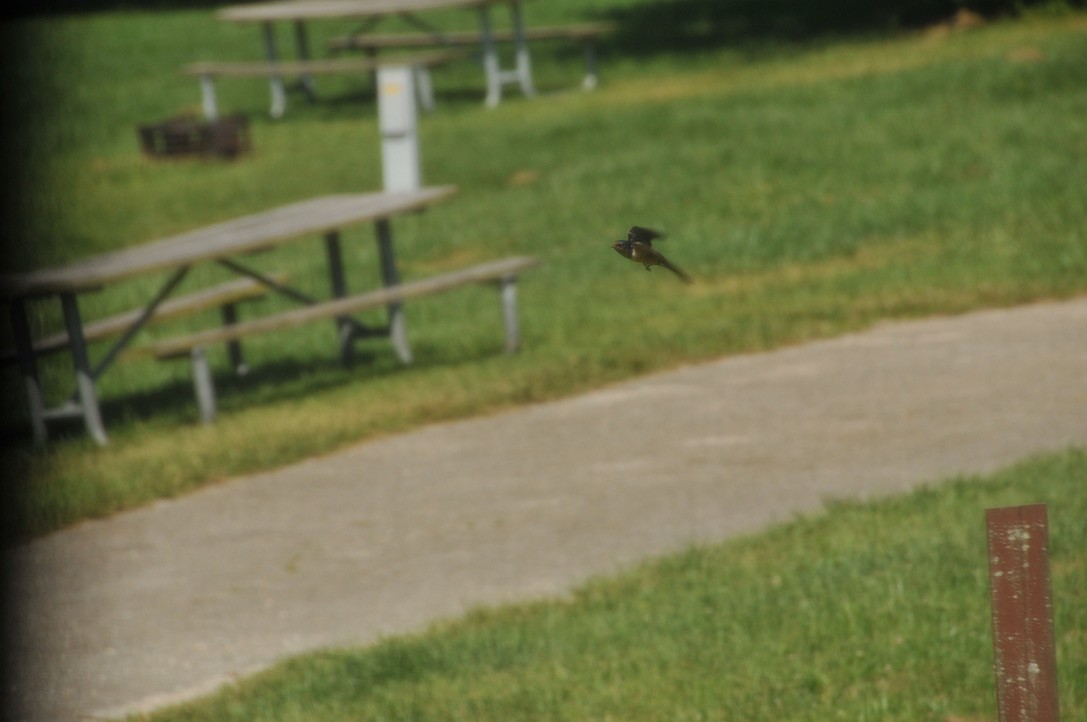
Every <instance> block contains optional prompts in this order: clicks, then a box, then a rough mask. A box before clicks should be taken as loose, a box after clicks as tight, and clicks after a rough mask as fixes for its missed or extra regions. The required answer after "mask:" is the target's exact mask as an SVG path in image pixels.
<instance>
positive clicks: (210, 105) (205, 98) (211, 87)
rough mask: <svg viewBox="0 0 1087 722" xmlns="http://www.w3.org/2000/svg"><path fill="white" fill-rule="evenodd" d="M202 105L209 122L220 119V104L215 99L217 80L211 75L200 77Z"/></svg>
mask: <svg viewBox="0 0 1087 722" xmlns="http://www.w3.org/2000/svg"><path fill="white" fill-rule="evenodd" d="M200 103H201V105H202V106H203V108H204V117H205V118H206V119H207V120H217V119H218V118H219V103H218V102H217V100H216V98H215V78H213V77H212V76H210V75H201V76H200Z"/></svg>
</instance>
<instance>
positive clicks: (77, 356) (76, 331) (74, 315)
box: [60, 293, 109, 446]
mask: <svg viewBox="0 0 1087 722" xmlns="http://www.w3.org/2000/svg"><path fill="white" fill-rule="evenodd" d="M60 303H61V307H62V308H63V310H64V325H65V327H66V328H67V331H68V344H69V346H70V348H71V351H72V364H73V365H74V366H75V373H76V386H77V389H76V393H77V394H78V395H79V404H80V408H81V410H82V412H83V423H84V424H85V425H86V427H87V432H88V433H90V435H91V437H92V438H93V439H94V440H95V441H97V442H98V443H99V444H101V445H103V446H104V445H106V444H108V443H109V437H108V436H107V435H106V429H105V427H104V426H103V425H102V414H101V411H100V410H99V408H98V393H97V392H96V391H95V388H94V374H93V372H92V370H91V363H90V359H89V358H88V356H87V342H86V340H85V339H84V337H83V321H82V319H81V318H80V317H79V305H78V304H77V303H76V297H75V294H72V293H63V294H61V296H60Z"/></svg>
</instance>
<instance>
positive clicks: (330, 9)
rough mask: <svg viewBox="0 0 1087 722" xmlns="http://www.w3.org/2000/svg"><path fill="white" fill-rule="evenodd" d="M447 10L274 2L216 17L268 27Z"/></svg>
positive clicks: (429, 3)
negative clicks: (281, 22)
mask: <svg viewBox="0 0 1087 722" xmlns="http://www.w3.org/2000/svg"><path fill="white" fill-rule="evenodd" d="M491 2H494V0H460V2H458V3H456V5H457V6H460V7H478V6H483V5H487V4H488V3H491ZM449 6H450V3H449V2H448V0H366V2H361V3H360V2H358V1H357V0H297V1H295V2H291V1H290V0H288V1H284V0H276V1H274V2H263V3H253V4H249V5H235V6H232V7H228V8H224V9H222V10H219V11H218V13H216V15H217V17H218V18H219V19H220V20H226V21H230V22H239V23H241V22H251V23H252V22H259V23H267V22H271V21H277V20H314V19H317V18H350V17H371V16H380V15H386V14H390V13H416V12H421V11H424V10H437V9H443V8H447V7H449Z"/></svg>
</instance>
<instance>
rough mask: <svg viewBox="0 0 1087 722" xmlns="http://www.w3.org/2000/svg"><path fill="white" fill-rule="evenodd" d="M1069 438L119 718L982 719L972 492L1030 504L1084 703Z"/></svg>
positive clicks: (984, 498)
mask: <svg viewBox="0 0 1087 722" xmlns="http://www.w3.org/2000/svg"><path fill="white" fill-rule="evenodd" d="M1084 478H1087V449H1083V448H1074V449H1071V450H1068V451H1065V452H1062V453H1054V454H1048V455H1040V456H1035V457H1031V458H1029V459H1027V460H1025V461H1023V462H1021V463H1019V464H1016V465H1014V466H1012V467H1010V468H1007V469H1004V470H1001V471H998V472H996V473H994V474H992V475H988V476H985V477H979V476H966V477H957V478H954V479H951V480H949V481H945V482H943V483H936V484H932V485H930V486H927V487H924V488H922V489H920V490H918V491H915V492H912V493H909V494H905V495H899V496H893V497H889V498H885V499H880V500H877V501H874V502H869V503H862V502H859V501H832V502H830V503H829V504H828V508H827V510H826V511H825V513H819V514H814V515H810V516H803V517H799V518H797V519H795V520H793V521H792V522H789V523H785V524H781V525H778V526H775V527H772V528H771V529H769V530H768V531H766V532H763V533H760V534H757V535H753V536H747V537H742V538H738V539H735V540H732V541H728V542H725V543H722V544H718V545H705V546H700V547H692V548H690V549H689V550H688V551H686V552H682V553H679V554H677V555H673V556H668V557H665V558H662V559H658V560H652V561H648V562H645V563H643V564H642V565H639V566H638V567H636V568H634V569H632V570H630V571H627V572H625V573H623V574H621V575H619V576H616V577H610V578H601V579H597V580H594V581H591V582H590V583H588V584H586V585H584V586H582V587H580V588H578V589H576V590H575V591H574V592H572V593H571V594H570V595H569V596H567V597H565V598H559V599H549V600H544V601H539V602H533V603H525V604H516V605H508V606H501V607H495V608H484V609H479V610H477V611H475V612H473V613H470V614H468V615H467V616H465V617H464V618H461V619H457V620H450V621H444V622H440V623H438V624H436V625H434V626H433V627H432V628H431V629H429V630H428V631H426V632H424V633H421V634H419V635H414V636H401V637H395V638H390V639H387V640H386V641H384V642H382V643H379V644H377V645H374V646H372V647H368V648H363V649H343V650H329V651H322V652H318V653H315V654H310V655H303V656H299V657H296V658H293V659H290V660H288V661H285V662H283V663H281V664H279V665H277V666H275V667H273V668H271V669H270V670H268V671H266V672H264V673H261V674H259V675H257V676H255V677H253V678H250V679H246V680H242V681H240V682H238V683H237V684H233V685H230V686H229V687H226V688H224V689H223V690H222V691H220V692H219V693H217V694H215V695H213V696H210V697H208V698H205V699H203V700H197V701H194V702H192V703H188V704H184V705H180V706H178V707H176V708H170V709H168V710H162V711H160V712H159V713H155V714H151V715H137V716H134V717H131V718H129V719H130V720H137V719H138V720H150V721H152V722H182V721H183V720H185V721H194V720H221V721H224V722H225V721H228V720H247V721H249V720H261V721H269V722H270V721H273V720H292V721H298V722H324V721H326V720H344V719H367V720H473V721H475V722H483V721H486V720H509V719H519V720H571V719H581V720H588V719H600V720H644V721H649V722H651V721H652V720H669V721H671V720H812V721H813V722H814V721H815V720H832V719H843V720H875V719H878V720H886V721H893V720H904V721H905V720H910V721H914V720H932V721H933V722H948V721H949V720H985V719H992V718H993V717H994V715H995V693H994V686H993V685H994V683H993V674H992V642H991V630H990V617H989V599H988V561H987V552H986V535H985V522H984V509H985V508H989V507H996V506H1010V505H1016V504H1025V503H1037V502H1045V503H1047V504H1048V505H1049V518H1050V545H1051V548H1050V555H1051V569H1052V576H1053V599H1054V609H1055V626H1056V639H1057V660H1058V669H1059V686H1060V701H1061V705H1062V710H1063V712H1064V718H1065V719H1083V718H1084V716H1085V715H1087V583H1084V581H1085V576H1087V495H1085V494H1084V493H1083V480H1084Z"/></svg>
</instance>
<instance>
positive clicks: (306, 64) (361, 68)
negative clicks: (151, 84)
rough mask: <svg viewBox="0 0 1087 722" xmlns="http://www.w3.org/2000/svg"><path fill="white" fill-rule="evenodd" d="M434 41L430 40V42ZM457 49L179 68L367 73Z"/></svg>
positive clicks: (442, 58) (226, 73)
mask: <svg viewBox="0 0 1087 722" xmlns="http://www.w3.org/2000/svg"><path fill="white" fill-rule="evenodd" d="M431 45H434V43H431ZM466 56H467V53H466V52H463V51H457V50H436V51H433V52H427V53H413V54H411V55H390V56H384V57H375V58H347V59H343V58H341V59H322V60H280V61H276V62H274V63H273V62H268V61H266V60H255V61H244V62H216V61H206V62H198V63H190V64H188V65H186V66H185V67H184V68H182V71H181V72H182V73H184V74H185V75H197V76H206V77H217V76H222V77H234V78H261V77H269V76H282V77H298V76H302V75H336V74H346V73H369V72H373V71H374V70H377V69H378V68H381V67H385V66H388V65H407V66H412V67H415V66H427V67H430V66H433V65H441V64H443V63H447V62H450V61H453V60H458V59H460V58H463V57H466Z"/></svg>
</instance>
